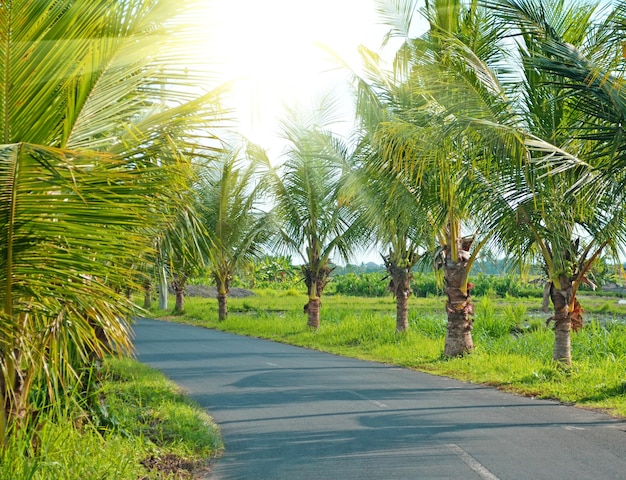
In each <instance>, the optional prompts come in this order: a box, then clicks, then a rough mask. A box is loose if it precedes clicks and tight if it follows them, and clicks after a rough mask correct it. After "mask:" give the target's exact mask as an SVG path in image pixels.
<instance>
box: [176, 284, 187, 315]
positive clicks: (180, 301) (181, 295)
mask: <svg viewBox="0 0 626 480" xmlns="http://www.w3.org/2000/svg"><path fill="white" fill-rule="evenodd" d="M174 291H175V292H176V303H175V304H174V311H175V312H176V313H182V311H183V310H184V309H185V289H184V288H182V287H180V285H179V284H178V282H177V283H176V286H175V288H174Z"/></svg>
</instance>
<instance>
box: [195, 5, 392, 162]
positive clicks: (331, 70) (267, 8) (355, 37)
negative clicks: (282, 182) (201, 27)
mask: <svg viewBox="0 0 626 480" xmlns="http://www.w3.org/2000/svg"><path fill="white" fill-rule="evenodd" d="M207 4H208V8H209V9H210V14H209V18H210V24H209V25H207V36H208V38H209V42H210V45H211V46H210V47H209V48H210V50H211V53H210V55H211V56H212V57H213V56H214V57H216V58H217V59H219V61H221V62H223V66H222V67H220V69H221V70H222V72H223V75H224V78H225V79H234V80H236V84H235V87H234V89H233V93H232V98H231V100H232V102H233V105H234V106H235V108H236V109H237V112H238V116H239V119H240V123H241V131H242V133H244V135H246V136H247V137H248V138H249V139H251V140H252V141H254V142H256V143H258V144H260V145H261V146H262V147H264V148H266V149H268V150H269V153H270V156H276V155H279V154H280V152H279V151H276V150H280V148H281V147H280V146H279V145H277V143H276V142H277V140H276V133H275V132H276V130H277V128H278V121H279V119H280V118H281V116H282V115H283V109H282V106H283V104H287V105H289V106H291V107H293V106H296V105H297V106H298V107H303V108H307V107H309V106H312V105H315V104H316V103H315V99H316V98H320V97H321V96H323V95H325V94H327V93H328V92H330V91H334V92H335V93H338V92H341V91H342V90H343V91H344V92H345V94H346V95H347V93H348V90H347V86H346V85H347V83H346V82H347V78H348V76H347V73H346V72H345V71H338V69H337V66H336V63H333V62H332V60H331V57H330V55H329V54H328V53H327V52H325V51H324V50H323V49H322V48H320V47H319V46H318V44H323V45H325V46H327V47H329V48H330V49H332V50H333V51H334V52H336V53H337V54H338V55H339V56H340V57H341V58H343V59H344V60H345V61H347V62H348V63H349V64H350V65H352V66H358V65H359V64H360V61H359V56H358V52H357V48H358V46H359V44H364V45H365V46H367V47H368V48H371V49H373V50H378V48H379V46H380V45H381V42H382V39H383V36H384V34H385V32H386V31H387V27H384V26H382V25H379V24H378V23H377V22H378V21H377V16H376V11H375V0H262V1H261V0H210V1H207ZM346 116H347V117H351V113H350V112H349V111H348V110H347V109H346ZM348 120H350V119H349V118H347V121H348ZM347 130H348V127H347V126H346V132H343V133H347Z"/></svg>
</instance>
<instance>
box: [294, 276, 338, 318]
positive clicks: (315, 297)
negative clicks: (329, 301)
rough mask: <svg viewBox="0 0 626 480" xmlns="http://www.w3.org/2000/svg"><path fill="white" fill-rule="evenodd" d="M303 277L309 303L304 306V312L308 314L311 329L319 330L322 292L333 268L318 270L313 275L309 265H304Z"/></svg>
mask: <svg viewBox="0 0 626 480" xmlns="http://www.w3.org/2000/svg"><path fill="white" fill-rule="evenodd" d="M301 268H302V275H303V276H304V283H305V285H306V288H307V294H308V296H309V301H308V302H307V303H306V305H304V312H305V313H306V314H307V318H308V320H307V325H308V326H309V327H311V328H315V329H317V328H319V326H320V309H321V306H322V300H321V297H322V292H323V291H324V287H326V285H327V284H328V281H329V279H330V273H331V272H332V269H331V268H328V267H321V268H318V269H317V273H313V271H312V270H311V268H310V267H309V265H303V266H302V267H301Z"/></svg>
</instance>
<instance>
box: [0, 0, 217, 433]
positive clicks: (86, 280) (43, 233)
mask: <svg viewBox="0 0 626 480" xmlns="http://www.w3.org/2000/svg"><path fill="white" fill-rule="evenodd" d="M185 8H186V2H184V1H182V2H172V1H167V0H160V1H146V0H124V1H115V2H112V1H109V0H107V1H105V0H94V1H89V2H57V1H53V0H50V1H45V0H44V1H38V2H31V1H26V0H13V1H11V2H2V3H1V4H0V196H1V197H2V202H0V217H1V218H2V221H1V223H0V235H1V236H2V239H3V240H2V242H0V287H1V288H0V292H1V293H0V301H1V302H2V309H1V312H0V316H1V317H2V321H1V322H0V329H1V334H0V401H1V402H2V404H1V407H2V408H0V424H1V425H0V436H1V435H2V434H4V432H5V428H4V427H6V425H7V423H8V422H9V421H11V419H16V418H19V417H21V416H23V415H25V414H26V413H27V412H28V411H29V408H28V400H27V399H28V391H29V388H30V387H31V386H32V385H33V384H34V383H35V382H39V381H41V382H45V383H46V384H47V391H48V392H49V393H50V395H51V396H52V395H54V394H55V392H56V394H58V395H63V392H64V391H65V390H66V389H68V388H70V385H69V384H70V383H71V382H74V381H76V379H77V377H79V376H80V375H79V370H80V368H81V365H82V364H84V362H85V361H87V360H88V359H90V358H93V356H94V355H95V356H97V357H101V356H102V355H104V354H105V353H107V352H112V351H117V352H128V351H130V349H131V330H130V326H129V323H128V319H129V318H130V313H131V312H132V311H133V305H132V303H131V302H130V301H129V300H128V299H126V298H125V296H124V295H123V294H122V293H121V292H120V286H125V285H126V284H127V283H128V279H129V278H132V277H133V272H132V270H133V267H132V265H133V263H134V261H135V260H136V258H137V257H138V256H141V255H143V254H144V253H145V252H146V251H147V250H149V249H150V248H151V239H150V237H149V235H150V232H152V231H154V230H159V229H160V225H161V224H166V223H168V222H169V221H170V219H169V216H170V214H169V213H167V212H171V211H172V210H173V208H172V207H173V205H169V209H163V208H161V207H162V206H163V205H164V204H167V203H173V202H174V201H175V198H176V193H177V192H178V190H179V188H178V187H179V182H178V181H177V180H176V178H177V176H178V175H179V174H180V172H184V171H185V170H186V166H185V165H186V163H187V162H186V158H189V156H190V154H191V152H192V151H195V154H196V155H204V154H206V155H209V153H210V152H209V151H208V150H210V149H209V147H205V145H210V140H209V141H207V138H209V139H210V137H212V136H213V135H212V134H211V133H210V132H211V130H210V129H208V127H210V125H211V121H214V120H215V119H216V114H217V113H219V112H220V107H219V105H218V103H217V95H216V92H209V93H206V94H203V95H199V94H197V93H194V90H193V89H192V88H191V87H192V85H193V83H194V82H195V81H196V80H197V77H196V76H194V75H193V73H191V72H190V73H189V74H188V75H187V74H185V71H186V70H185V69H187V68H189V67H190V66H191V63H190V57H189V55H188V54H187V52H188V51H189V48H188V46H187V45H186V43H185V42H182V41H181V39H186V38H188V37H187V33H188V29H187V27H186V26H185V22H183V21H180V20H179V19H178V15H179V14H180V13H181V12H184V11H185ZM203 152H206V153H203ZM172 193H174V195H172Z"/></svg>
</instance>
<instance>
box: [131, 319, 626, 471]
mask: <svg viewBox="0 0 626 480" xmlns="http://www.w3.org/2000/svg"><path fill="white" fill-rule="evenodd" d="M135 332H136V342H135V344H136V348H137V351H138V359H139V360H140V361H141V362H144V363H146V364H148V365H150V366H152V367H156V368H157V369H159V370H161V371H163V372H164V373H165V374H166V375H167V376H168V377H169V378H171V379H172V380H173V381H174V382H176V383H177V384H179V385H180V386H182V387H183V388H184V389H185V390H186V391H187V392H188V393H189V395H190V396H191V397H192V398H193V399H194V400H196V401H197V402H199V403H200V405H202V406H203V407H205V408H206V409H208V411H209V413H210V414H211V415H212V416H213V418H214V419H215V421H216V422H217V423H218V424H219V425H220V427H221V430H222V434H223V438H224V442H225V444H226V451H225V453H224V455H223V457H222V458H221V459H220V460H219V461H218V462H217V463H216V465H215V466H214V468H213V470H212V472H211V474H210V475H209V477H208V478H209V479H210V480H244V479H245V480H283V479H284V480H309V479H310V480H326V479H339V480H350V479H358V480H370V479H371V480H395V479H407V480H409V479H410V480H415V479H424V480H426V479H464V480H470V479H478V480H480V479H482V480H485V479H486V480H498V479H500V480H524V479H537V480H560V479H563V480H566V479H567V480H576V479H581V480H583V479H585V480H586V479H589V480H596V479H597V480H607V479H626V433H625V431H626V423H624V422H623V421H620V420H617V419H613V418H611V417H609V416H606V415H603V414H601V413H597V412H593V411H587V410H582V409H578V408H574V407H570V406H564V405H561V404H559V403H557V402H552V401H544V400H535V399H530V398H524V397H520V396H516V395H510V394H505V393H503V392H500V391H498V390H495V389H493V388H488V387H483V386H479V385H474V384H469V383H463V382H459V381H454V380H450V379H447V378H442V377H437V376H433V375H428V374H423V373H419V372H415V371H411V370H407V369H402V368H397V367H393V366H388V365H382V364H378V363H372V362H365V361H360V360H354V359H349V358H342V357H338V356H335V355H330V354H326V353H321V352H316V351H311V350H307V349H303V348H298V347H293V346H289V345H283V344H279V343H274V342H268V341H264V340H258V339H253V338H247V337H241V336H236V335H231V334H227V333H223V332H217V331H212V330H206V329H202V328H198V327H191V326H185V325H179V324H172V323H167V322H159V321H153V320H139V321H138V322H137V324H136V325H135Z"/></svg>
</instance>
